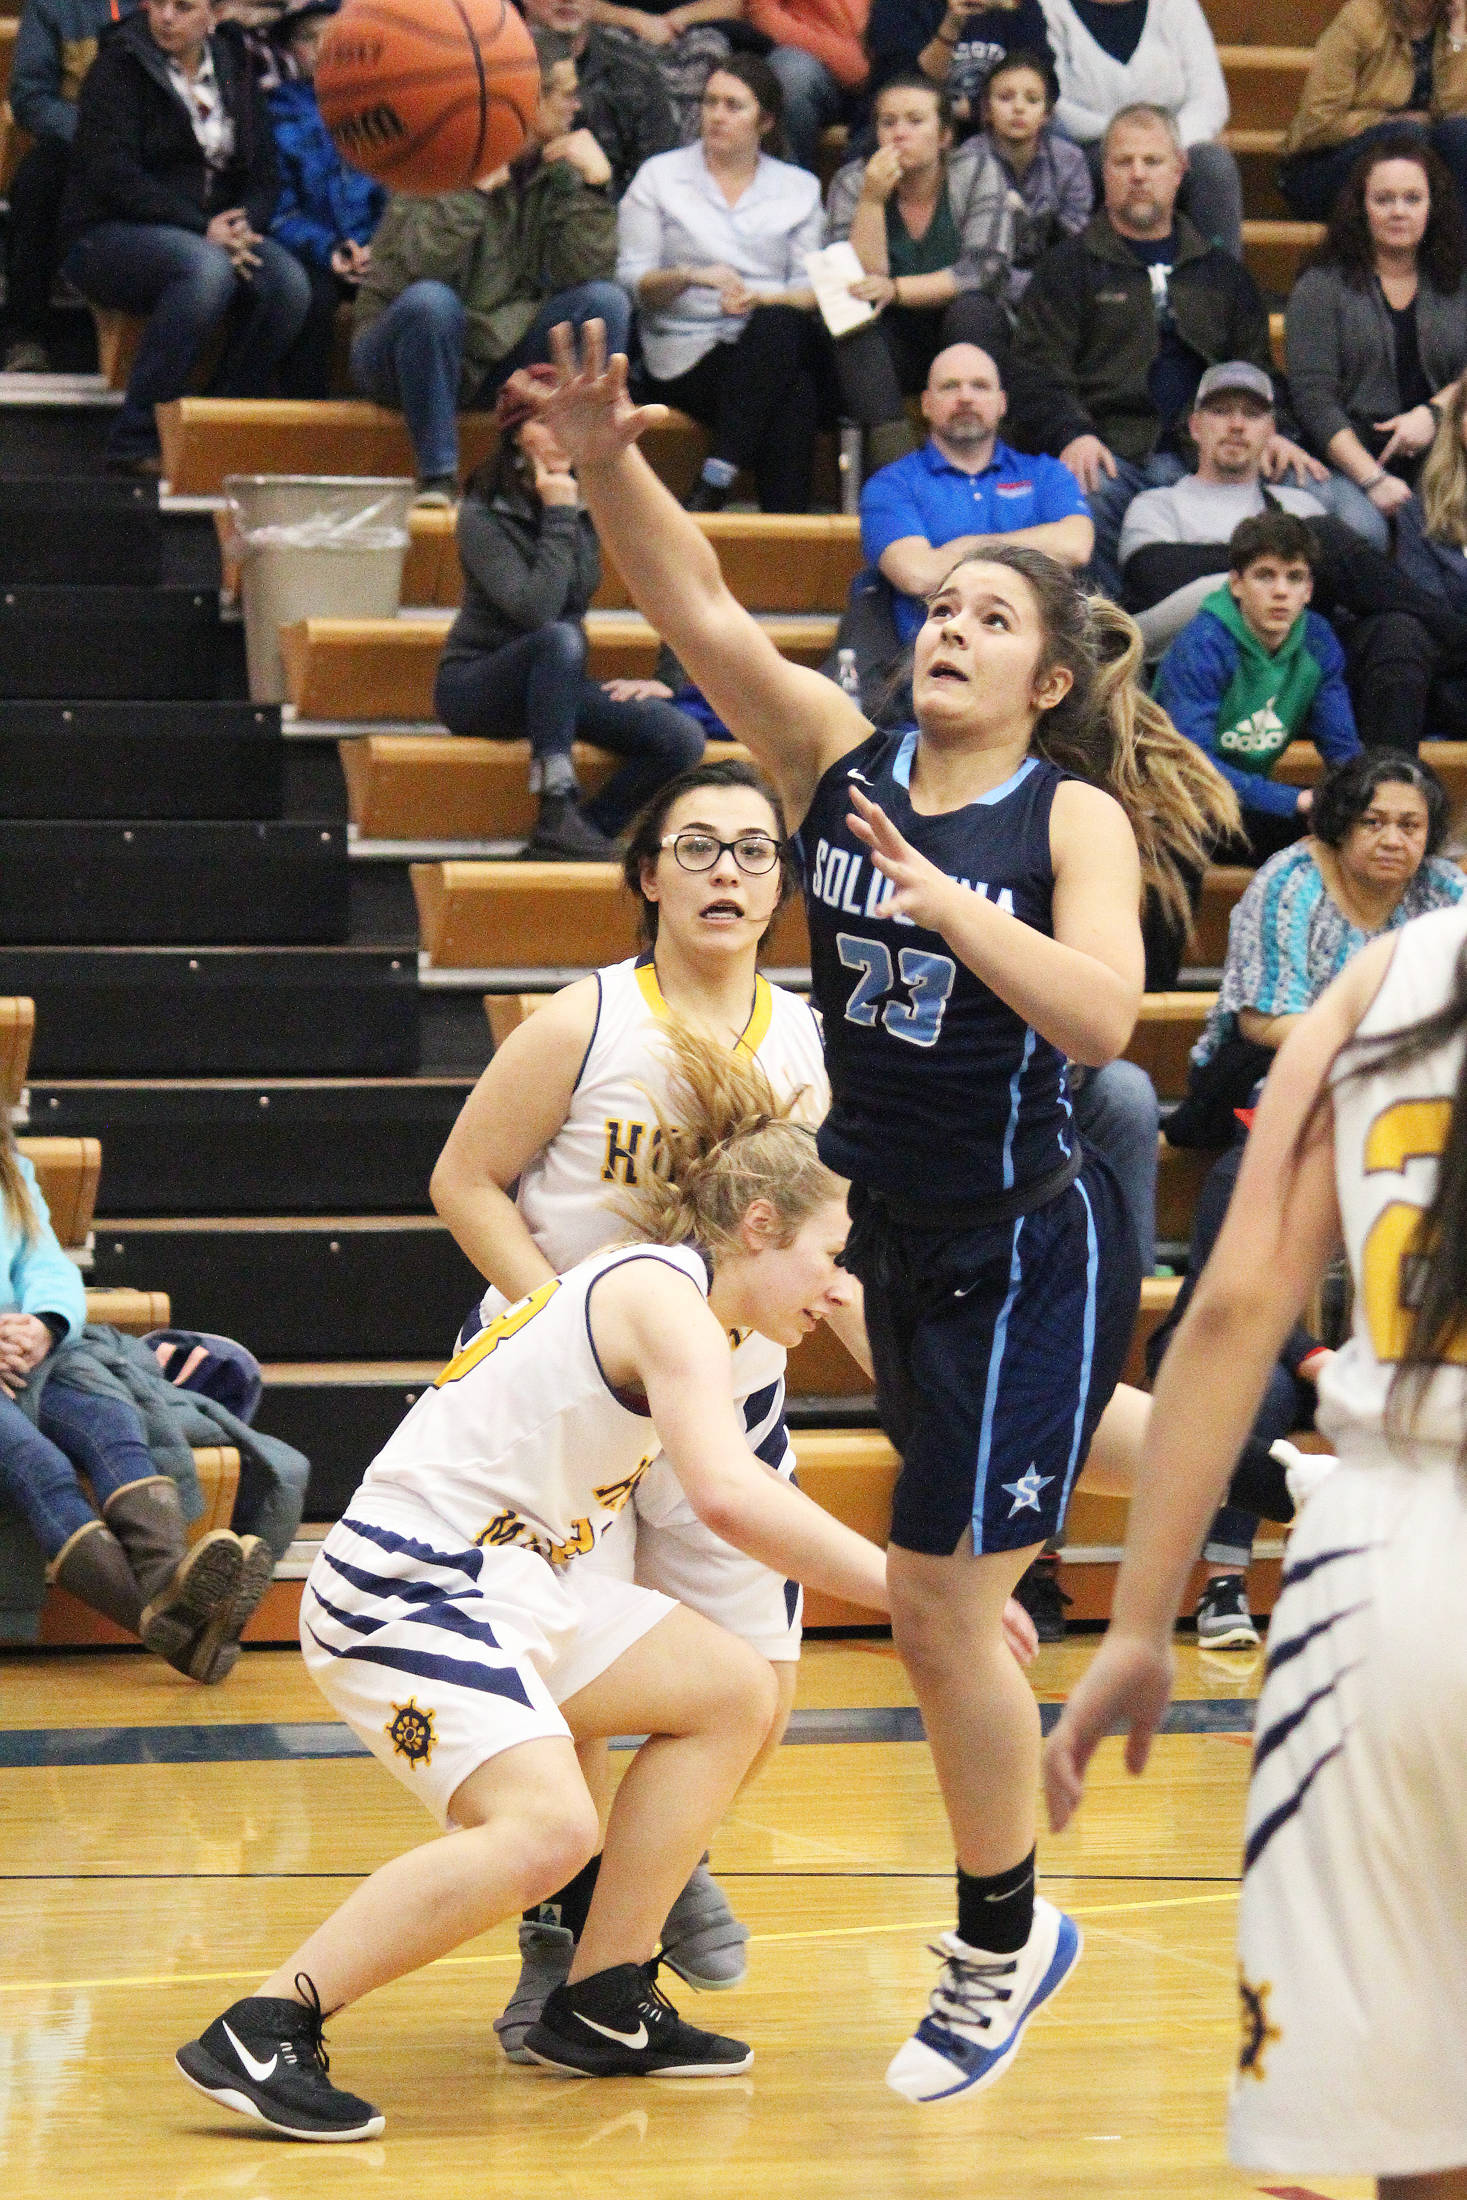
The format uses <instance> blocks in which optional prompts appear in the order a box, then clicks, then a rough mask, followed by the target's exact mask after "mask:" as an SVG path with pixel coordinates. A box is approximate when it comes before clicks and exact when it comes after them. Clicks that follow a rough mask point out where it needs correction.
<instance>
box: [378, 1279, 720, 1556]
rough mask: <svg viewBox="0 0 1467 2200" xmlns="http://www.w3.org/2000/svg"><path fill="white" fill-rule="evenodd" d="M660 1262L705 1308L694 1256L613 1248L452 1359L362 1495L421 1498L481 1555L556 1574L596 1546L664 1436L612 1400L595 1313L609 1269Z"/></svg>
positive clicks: (537, 1294) (547, 1286)
mask: <svg viewBox="0 0 1467 2200" xmlns="http://www.w3.org/2000/svg"><path fill="white" fill-rule="evenodd" d="M645 1260H655V1261H662V1262H664V1263H665V1264H666V1265H667V1266H669V1267H671V1268H675V1269H676V1270H677V1271H678V1273H679V1274H680V1275H686V1276H688V1277H690V1278H691V1279H692V1281H693V1282H694V1283H695V1284H696V1285H697V1287H698V1289H699V1291H701V1292H702V1294H703V1296H704V1297H705V1299H706V1297H707V1295H708V1271H707V1269H706V1267H705V1266H704V1263H703V1260H702V1258H701V1256H700V1255H699V1254H697V1253H695V1252H694V1251H693V1250H692V1248H691V1247H690V1246H686V1245H673V1246H663V1245H631V1246H618V1247H616V1248H614V1249H613V1250H611V1251H608V1252H604V1253H600V1254H593V1255H592V1257H591V1258H590V1259H589V1260H584V1261H581V1262H580V1263H579V1264H578V1265H577V1266H576V1267H574V1268H572V1269H571V1270H570V1271H569V1273H568V1274H566V1275H564V1276H557V1277H554V1278H552V1280H551V1281H550V1282H549V1283H542V1284H541V1286H540V1288H539V1289H538V1290H537V1291H532V1292H531V1293H530V1294H529V1296H528V1297H527V1298H523V1299H521V1300H520V1301H519V1302H518V1304H517V1305H514V1306H511V1307H510V1308H509V1309H508V1310H507V1311H506V1312H505V1313H503V1314H501V1315H500V1316H499V1317H498V1319H497V1320H494V1321H491V1322H490V1323H489V1324H488V1325H487V1326H486V1327H485V1328H483V1329H481V1330H480V1331H479V1332H478V1334H477V1335H476V1336H475V1337H474V1338H473V1339H472V1340H471V1341H470V1342H469V1343H468V1344H467V1345H465V1347H464V1349H463V1350H462V1351H461V1352H459V1353H458V1354H456V1356H455V1357H454V1358H453V1359H452V1360H450V1361H449V1363H448V1365H447V1367H445V1368H444V1370H443V1372H442V1374H441V1375H440V1376H439V1377H438V1379H437V1381H436V1382H435V1383H434V1385H433V1387H432V1389H431V1390H426V1391H424V1393H423V1395H422V1397H421V1398H420V1399H419V1400H418V1402H417V1404H416V1405H415V1406H414V1407H413V1409H412V1411H411V1413H409V1415H408V1417H407V1419H406V1420H405V1421H404V1422H403V1423H402V1424H401V1426H400V1427H399V1428H398V1429H397V1430H396V1431H395V1432H394V1433H393V1435H392V1436H390V1437H389V1438H388V1440H387V1442H386V1443H385V1444H384V1445H383V1447H382V1449H381V1451H379V1452H378V1454H377V1456H376V1458H375V1459H374V1460H373V1461H372V1464H371V1466H370V1467H368V1469H367V1472H366V1476H365V1479H364V1481H363V1484H362V1487H363V1490H364V1491H366V1492H369V1493H370V1492H372V1491H379V1492H381V1493H383V1494H395V1493H401V1494H406V1495H409V1496H412V1497H415V1498H416V1499H417V1500H418V1501H419V1502H420V1503H421V1504H424V1505H427V1506H428V1507H429V1508H430V1509H431V1510H432V1511H433V1512H435V1513H437V1514H438V1515H439V1517H440V1518H441V1519H443V1520H446V1521H448V1522H449V1523H450V1525H451V1526H453V1527H454V1528H456V1529H457V1531H458V1532H459V1534H460V1535H462V1536H464V1537H466V1538H468V1539H469V1540H470V1541H472V1542H474V1543H482V1544H486V1545H490V1546H497V1545H500V1544H506V1543H513V1544H519V1545H521V1546H522V1547H524V1548H526V1549H528V1550H532V1551H535V1552H537V1553H538V1554H539V1556H540V1557H542V1558H544V1559H546V1560H548V1561H549V1563H550V1564H551V1565H552V1566H563V1565H566V1564H567V1563H568V1562H569V1561H570V1560H571V1559H573V1558H578V1557H580V1556H582V1555H583V1554H584V1553H585V1552H587V1551H589V1550H590V1549H591V1548H592V1547H593V1545H594V1544H595V1541H596V1538H597V1537H598V1535H600V1533H601V1531H602V1529H603V1528H605V1527H606V1526H607V1524H608V1523H609V1522H610V1521H612V1520H614V1519H615V1517H616V1515H617V1514H618V1513H619V1512H620V1511H621V1509H622V1507H623V1506H624V1505H625V1504H627V1503H628V1501H629V1500H630V1498H631V1495H632V1492H633V1491H634V1490H635V1488H636V1486H637V1483H638V1481H639V1480H640V1478H641V1477H642V1475H643V1474H644V1473H645V1472H646V1470H647V1468H648V1467H649V1466H650V1464H651V1463H652V1461H653V1460H654V1459H655V1458H656V1457H657V1454H658V1449H659V1447H658V1441H657V1431H656V1429H655V1428H654V1427H653V1424H652V1422H651V1420H650V1419H649V1418H648V1416H647V1414H646V1413H645V1412H641V1413H638V1412H633V1411H632V1410H631V1409H630V1408H629V1407H628V1406H626V1405H624V1404H623V1403H622V1402H621V1400H620V1399H619V1398H618V1397H617V1396H616V1395H615V1394H614V1393H613V1392H612V1390H611V1389H610V1388H609V1387H608V1385H607V1382H606V1378H605V1376H604V1375H603V1374H602V1372H601V1365H600V1362H599V1361H598V1359H597V1357H596V1352H595V1347H594V1346H593V1345H592V1342H591V1331H590V1313H589V1305H588V1301H589V1299H590V1294H591V1289H592V1286H593V1285H594V1284H595V1282H596V1281H597V1279H598V1277H600V1276H603V1275H605V1274H606V1272H607V1271H608V1269H611V1268H616V1267H620V1266H622V1265H623V1264H625V1263H627V1262H635V1261H645Z"/></svg>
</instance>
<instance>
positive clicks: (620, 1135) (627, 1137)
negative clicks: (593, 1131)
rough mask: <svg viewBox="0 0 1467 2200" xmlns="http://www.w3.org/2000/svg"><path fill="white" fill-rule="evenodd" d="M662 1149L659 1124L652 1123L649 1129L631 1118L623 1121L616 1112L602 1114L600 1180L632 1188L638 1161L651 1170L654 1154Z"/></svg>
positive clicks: (636, 1180) (635, 1185) (655, 1162)
mask: <svg viewBox="0 0 1467 2200" xmlns="http://www.w3.org/2000/svg"><path fill="white" fill-rule="evenodd" d="M661 1150H662V1126H661V1124H660V1123H658V1124H654V1125H653V1126H652V1127H651V1129H650V1130H649V1128H648V1126H647V1125H646V1124H645V1123H638V1122H635V1121H632V1120H628V1121H626V1122H623V1121H622V1119H621V1118H620V1117H619V1116H615V1115H608V1116H607V1118H606V1154H605V1158H604V1160H603V1161H602V1163H601V1181H602V1183H603V1184H625V1185H626V1186H627V1187H628V1189H629V1190H632V1191H635V1190H636V1188H637V1184H638V1182H639V1181H640V1179H639V1178H638V1176H637V1166H638V1163H639V1162H640V1163H643V1164H644V1165H645V1166H646V1167H647V1168H648V1169H653V1170H655V1169H656V1167H657V1156H658V1154H659V1153H660V1151H661Z"/></svg>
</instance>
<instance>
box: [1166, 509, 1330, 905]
mask: <svg viewBox="0 0 1467 2200" xmlns="http://www.w3.org/2000/svg"><path fill="white" fill-rule="evenodd" d="M1317 557H1318V551H1317V549H1316V547H1315V542H1314V537H1313V536H1312V535H1311V534H1310V532H1309V529H1308V527H1307V525H1306V524H1305V522H1304V521H1303V520H1302V519H1298V518H1296V517H1295V516H1294V514H1293V513H1292V512H1282V511H1277V510H1274V511H1268V512H1262V513H1260V514H1259V515H1258V517H1257V518H1256V519H1245V520H1244V521H1243V523H1242V525H1241V526H1240V527H1238V528H1237V529H1236V531H1235V532H1234V535H1233V538H1232V541H1231V542H1230V543H1229V545H1228V568H1229V570H1228V580H1227V586H1226V587H1225V588H1219V589H1217V590H1216V591H1215V592H1214V593H1213V594H1212V595H1211V596H1209V597H1208V598H1207V600H1206V602H1205V603H1204V605H1203V607H1202V609H1201V610H1200V611H1199V612H1198V614H1197V616H1196V618H1195V619H1193V620H1191V621H1190V622H1189V623H1188V625H1186V626H1184V627H1183V629H1182V631H1181V633H1180V634H1179V635H1178V636H1177V638H1176V640H1175V641H1174V642H1173V643H1172V645H1171V648H1170V649H1169V650H1168V651H1167V653H1166V655H1165V656H1164V657H1163V658H1162V660H1161V663H1160V665H1159V666H1158V667H1157V673H1156V683H1155V689H1154V692H1155V695H1156V700H1157V701H1158V702H1159V703H1160V704H1161V706H1162V708H1163V709H1164V710H1165V711H1166V712H1167V714H1168V716H1169V717H1170V718H1171V720H1172V723H1173V724H1174V725H1175V726H1176V727H1177V729H1178V731H1179V732H1181V733H1185V734H1186V735H1187V736H1188V738H1189V739H1190V740H1193V741H1195V742H1196V743H1197V746H1198V747H1199V748H1201V749H1205V750H1206V752H1207V754H1208V755H1209V756H1210V757H1211V759H1212V761H1213V763H1214V764H1216V766H1217V768H1218V770H1219V771H1220V772H1222V773H1223V775H1224V777H1225V778H1226V779H1227V780H1228V781H1229V782H1230V783H1231V785H1232V786H1233V787H1234V788H1235V789H1236V791H1237V796H1238V800H1239V802H1240V803H1241V804H1242V806H1243V824H1244V828H1245V830H1246V832H1247V835H1248V839H1249V841H1250V843H1251V846H1252V852H1253V860H1254V861H1255V862H1256V863H1263V862H1265V861H1266V860H1267V858H1268V857H1269V856H1271V855H1276V854H1277V852H1278V850H1279V849H1280V848H1286V847H1287V846H1288V845H1289V843H1290V842H1291V841H1294V840H1298V839H1299V838H1300V836H1301V835H1302V834H1303V833H1305V832H1307V831H1308V829H1309V806H1310V795H1309V791H1308V789H1307V788H1305V789H1300V788H1298V787H1290V786H1287V785H1283V784H1280V782H1279V781H1277V780H1275V779H1274V778H1273V777H1272V772H1273V768H1274V765H1275V764H1276V763H1277V761H1278V759H1279V757H1280V756H1281V755H1282V753H1283V751H1284V750H1285V749H1286V748H1287V747H1288V745H1289V743H1290V742H1291V741H1294V740H1299V739H1308V740H1311V741H1313V742H1314V743H1315V744H1316V746H1317V747H1318V749H1319V752H1320V754H1321V756H1322V757H1323V758H1324V761H1325V763H1326V765H1334V764H1343V763H1344V762H1346V760H1347V759H1348V758H1350V757H1352V756H1355V755H1358V753H1359V750H1360V736H1359V734H1358V733H1357V732H1356V729H1355V713H1354V711H1353V709H1352V708H1351V704H1350V697H1349V692H1348V690H1347V689H1346V686H1345V653H1344V651H1343V650H1342V649H1341V647H1340V644H1339V641H1338V639H1337V638H1336V636H1335V633H1334V631H1333V629H1332V628H1331V627H1330V625H1329V624H1328V622H1327V621H1326V620H1324V619H1322V618H1321V617H1320V616H1319V614H1318V612H1315V611H1311V610H1310V609H1309V599H1310V597H1311V596H1312V595H1313V593H1314V568H1315V562H1316V559H1317Z"/></svg>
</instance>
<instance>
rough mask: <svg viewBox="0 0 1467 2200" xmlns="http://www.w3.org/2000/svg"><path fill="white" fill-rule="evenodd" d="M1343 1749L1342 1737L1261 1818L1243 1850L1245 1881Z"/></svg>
mask: <svg viewBox="0 0 1467 2200" xmlns="http://www.w3.org/2000/svg"><path fill="white" fill-rule="evenodd" d="M1344 1746H1345V1741H1344V1737H1343V1736H1341V1738H1340V1740H1339V1741H1337V1742H1336V1743H1335V1744H1334V1746H1333V1748H1331V1749H1327V1750H1326V1751H1325V1753H1324V1755H1323V1756H1322V1757H1317V1758H1316V1759H1315V1761H1314V1763H1313V1764H1312V1765H1311V1766H1310V1767H1309V1770H1308V1771H1307V1772H1306V1773H1305V1775H1304V1777H1303V1779H1302V1780H1301V1781H1300V1782H1299V1785H1298V1786H1297V1787H1296V1788H1295V1790H1294V1792H1293V1794H1292V1795H1291V1796H1290V1797H1289V1798H1288V1800H1287V1801H1286V1802H1283V1803H1280V1804H1279V1805H1278V1807H1277V1809H1275V1810H1271V1811H1270V1812H1269V1814H1268V1816H1267V1817H1266V1818H1263V1819H1260V1821H1259V1823H1258V1824H1257V1825H1256V1826H1255V1827H1254V1829H1253V1832H1252V1835H1251V1836H1250V1838H1249V1841H1248V1844H1247V1846H1246V1848H1245V1849H1244V1851H1243V1876H1244V1877H1245V1878H1246V1877H1247V1875H1248V1873H1249V1872H1251V1871H1252V1869H1253V1867H1254V1865H1255V1864H1256V1863H1257V1862H1258V1859H1259V1857H1260V1856H1262V1854H1263V1852H1264V1850H1265V1849H1266V1848H1267V1847H1268V1844H1269V1842H1270V1841H1271V1840H1272V1839H1273V1837H1274V1835H1275V1834H1276V1833H1281V1832H1282V1831H1283V1829H1284V1827H1285V1826H1286V1825H1287V1824H1288V1822H1289V1820H1290V1819H1291V1818H1292V1817H1294V1816H1295V1815H1296V1813H1297V1812H1298V1810H1299V1809H1300V1807H1301V1805H1302V1804H1303V1801H1304V1798H1305V1796H1306V1795H1307V1794H1308V1793H1309V1790H1310V1789H1311V1788H1312V1787H1313V1785H1314V1783H1315V1781H1316V1780H1317V1779H1318V1778H1319V1775H1320V1774H1321V1772H1323V1770H1324V1768H1325V1766H1326V1765H1328V1764H1332V1763H1333V1762H1334V1760H1335V1758H1336V1757H1338V1756H1339V1755H1340V1753H1341V1751H1342V1750H1343V1749H1344Z"/></svg>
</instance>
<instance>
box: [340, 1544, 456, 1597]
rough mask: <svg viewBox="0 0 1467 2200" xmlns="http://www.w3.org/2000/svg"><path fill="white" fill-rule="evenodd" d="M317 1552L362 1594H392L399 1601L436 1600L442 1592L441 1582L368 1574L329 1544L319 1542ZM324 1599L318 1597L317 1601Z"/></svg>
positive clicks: (382, 1595)
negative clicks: (338, 1554)
mask: <svg viewBox="0 0 1467 2200" xmlns="http://www.w3.org/2000/svg"><path fill="white" fill-rule="evenodd" d="M320 1556H321V1558H322V1560H323V1562H324V1563H325V1564H326V1565H328V1566H329V1567H330V1568H331V1571H332V1572H333V1573H334V1574H340V1576H341V1578H342V1580H343V1581H348V1582H350V1583H351V1586H352V1587H353V1588H354V1589H360V1590H361V1591H362V1593H363V1595H364V1596H372V1597H396V1598H397V1600H398V1602H399V1603H401V1604H436V1603H438V1602H439V1601H440V1599H441V1598H442V1597H443V1595H444V1594H445V1592H444V1588H443V1585H442V1583H441V1582H437V1581H406V1580H402V1581H400V1580H398V1579H396V1578H395V1577H394V1576H393V1575H392V1574H369V1573H368V1572H367V1570H366V1568H365V1567H364V1566H353V1565H352V1564H351V1562H350V1560H349V1559H345V1558H338V1557H337V1555H336V1553H335V1552H334V1551H333V1550H332V1549H331V1547H330V1545H329V1544H323V1545H322V1546H321V1552H320ZM325 1601H326V1600H325V1598H324V1597H322V1599H321V1602H322V1603H323V1604H324V1603H325Z"/></svg>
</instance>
